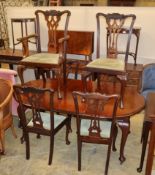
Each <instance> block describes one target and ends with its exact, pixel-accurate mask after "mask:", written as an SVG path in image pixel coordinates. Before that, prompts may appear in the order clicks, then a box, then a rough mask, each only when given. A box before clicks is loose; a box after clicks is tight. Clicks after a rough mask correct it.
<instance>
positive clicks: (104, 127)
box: [80, 119, 111, 138]
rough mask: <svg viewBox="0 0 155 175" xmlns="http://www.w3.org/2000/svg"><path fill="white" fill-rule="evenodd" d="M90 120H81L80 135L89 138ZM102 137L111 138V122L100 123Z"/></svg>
mask: <svg viewBox="0 0 155 175" xmlns="http://www.w3.org/2000/svg"><path fill="white" fill-rule="evenodd" d="M90 123H91V121H90V120H86V119H82V120H81V128H80V135H84V136H89V128H90ZM100 129H101V132H100V135H101V137H105V138H108V137H110V131H111V122H110V121H100Z"/></svg>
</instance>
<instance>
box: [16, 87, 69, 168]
mask: <svg viewBox="0 0 155 175" xmlns="http://www.w3.org/2000/svg"><path fill="white" fill-rule="evenodd" d="M14 92H15V97H16V99H17V101H18V102H19V107H18V115H19V118H20V122H21V127H22V130H23V139H24V141H25V144H26V159H29V158H30V141H29V133H36V134H37V136H40V135H44V136H49V138H50V148H49V149H50V151H49V161H48V164H49V165H51V163H52V158H53V151H54V137H55V134H56V133H57V132H58V131H59V130H60V129H62V128H63V127H64V126H66V144H69V143H70V142H69V140H68V134H69V132H70V130H71V126H70V124H71V118H70V117H68V116H64V115H60V114H59V115H58V114H56V113H54V109H53V106H54V101H53V96H54V91H53V90H52V89H45V88H44V89H42V88H34V87H26V86H20V85H14ZM45 105H47V108H48V109H49V112H47V108H46V110H45V108H44V107H45Z"/></svg>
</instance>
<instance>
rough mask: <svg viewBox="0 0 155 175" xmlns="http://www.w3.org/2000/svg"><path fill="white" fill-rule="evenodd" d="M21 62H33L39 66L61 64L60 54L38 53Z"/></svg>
mask: <svg viewBox="0 0 155 175" xmlns="http://www.w3.org/2000/svg"><path fill="white" fill-rule="evenodd" d="M21 62H31V63H38V64H42V63H44V64H55V65H57V64H59V54H53V53H38V54H34V55H31V56H28V57H26V58H24V59H23V60H22V61H21Z"/></svg>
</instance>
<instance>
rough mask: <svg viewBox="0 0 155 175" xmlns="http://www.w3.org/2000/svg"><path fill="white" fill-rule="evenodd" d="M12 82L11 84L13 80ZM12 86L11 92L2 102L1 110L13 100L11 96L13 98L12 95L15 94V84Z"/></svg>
mask: <svg viewBox="0 0 155 175" xmlns="http://www.w3.org/2000/svg"><path fill="white" fill-rule="evenodd" d="M10 84H11V82H10ZM10 88H11V89H10V92H9V94H8V95H7V97H6V98H5V100H4V101H3V102H2V103H1V104H0V110H3V109H4V108H5V106H7V105H8V103H10V102H11V98H12V95H13V86H12V85H11V86H10Z"/></svg>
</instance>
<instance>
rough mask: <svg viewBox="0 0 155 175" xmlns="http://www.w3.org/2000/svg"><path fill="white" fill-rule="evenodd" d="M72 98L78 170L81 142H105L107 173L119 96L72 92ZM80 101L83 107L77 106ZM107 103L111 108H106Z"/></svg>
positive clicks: (79, 166) (79, 168)
mask: <svg viewBox="0 0 155 175" xmlns="http://www.w3.org/2000/svg"><path fill="white" fill-rule="evenodd" d="M73 98H74V103H75V111H76V120H77V139H78V170H81V148H82V142H86V143H97V144H106V145H108V152H107V159H106V165H105V174H107V172H108V166H109V159H110V152H111V145H112V140H113V136H114V134H113V133H114V126H115V125H116V123H115V121H116V110H117V106H118V98H119V96H118V95H103V94H100V93H82V92H73ZM80 103H83V105H82V106H83V107H81V105H80V108H79V104H80ZM108 103H111V105H112V106H113V108H112V109H111V110H108V108H107V104H108ZM105 111H106V112H105Z"/></svg>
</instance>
